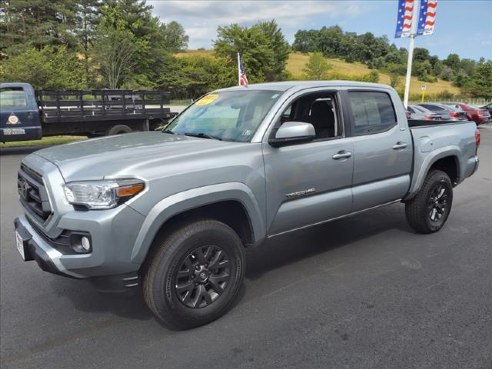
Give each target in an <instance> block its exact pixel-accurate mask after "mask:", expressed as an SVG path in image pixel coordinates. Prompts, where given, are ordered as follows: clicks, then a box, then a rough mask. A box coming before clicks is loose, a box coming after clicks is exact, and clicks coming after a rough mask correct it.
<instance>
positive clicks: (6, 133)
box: [0, 127, 42, 142]
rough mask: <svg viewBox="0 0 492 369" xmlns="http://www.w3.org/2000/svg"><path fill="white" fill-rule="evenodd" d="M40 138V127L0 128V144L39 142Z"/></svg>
mask: <svg viewBox="0 0 492 369" xmlns="http://www.w3.org/2000/svg"><path fill="white" fill-rule="evenodd" d="M41 137H42V129H41V127H9V128H0V142H10V141H28V140H39V139H41Z"/></svg>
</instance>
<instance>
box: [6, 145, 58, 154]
mask: <svg viewBox="0 0 492 369" xmlns="http://www.w3.org/2000/svg"><path fill="white" fill-rule="evenodd" d="M47 147H50V146H19V147H0V155H23V154H24V155H27V154H31V153H33V152H34V151H37V150H41V149H45V148H47Z"/></svg>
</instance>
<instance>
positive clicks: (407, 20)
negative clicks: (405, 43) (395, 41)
mask: <svg viewBox="0 0 492 369" xmlns="http://www.w3.org/2000/svg"><path fill="white" fill-rule="evenodd" d="M414 3H415V2H414V0H398V17H397V18H396V32H395V38H400V37H410V33H411V32H412V19H413V12H414V5H415V4H414Z"/></svg>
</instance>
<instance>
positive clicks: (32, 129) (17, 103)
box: [0, 83, 177, 142]
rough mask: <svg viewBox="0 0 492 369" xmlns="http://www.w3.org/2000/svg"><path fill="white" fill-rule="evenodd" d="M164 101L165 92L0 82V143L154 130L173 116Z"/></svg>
mask: <svg viewBox="0 0 492 369" xmlns="http://www.w3.org/2000/svg"><path fill="white" fill-rule="evenodd" d="M168 103H169V92H168V91H130V90H92V91H82V90H74V91H35V90H34V89H33V87H32V86H31V85H30V84H28V83H0V142H8V141H25V140H38V139H41V138H42V137H46V136H59V135H73V136H87V137H97V136H104V135H115V134H121V133H128V132H131V131H149V130H154V129H156V128H157V127H159V126H160V125H162V124H164V123H166V122H167V121H168V120H169V119H171V118H172V117H174V116H175V115H176V114H177V113H175V112H171V109H170V108H169V107H166V105H168Z"/></svg>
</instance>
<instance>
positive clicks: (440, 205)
mask: <svg viewBox="0 0 492 369" xmlns="http://www.w3.org/2000/svg"><path fill="white" fill-rule="evenodd" d="M452 204H453V185H452V183H451V180H450V179H449V176H448V175H447V174H446V173H445V172H443V171H441V170H432V171H430V172H429V174H428V175H427V177H426V178H425V181H424V183H423V184H422V187H421V188H420V191H419V192H418V193H417V195H416V196H415V197H414V198H413V199H411V200H409V201H407V202H406V203H405V213H406V216H407V221H408V223H409V224H410V226H411V227H412V228H413V229H414V230H415V231H416V232H418V233H424V234H425V233H432V232H437V231H439V230H440V229H441V228H442V227H443V226H444V224H445V223H446V220H447V219H448V216H449V213H450V212H451V206H452Z"/></svg>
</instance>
